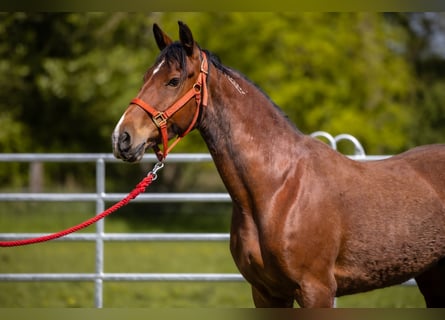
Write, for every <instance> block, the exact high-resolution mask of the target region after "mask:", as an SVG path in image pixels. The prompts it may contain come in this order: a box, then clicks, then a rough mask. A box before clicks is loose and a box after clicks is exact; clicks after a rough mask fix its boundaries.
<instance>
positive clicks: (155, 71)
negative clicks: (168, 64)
mask: <svg viewBox="0 0 445 320" xmlns="http://www.w3.org/2000/svg"><path fill="white" fill-rule="evenodd" d="M164 62H165V59H162V61H161V62H159V64H158V65H157V66H156V68H155V69H154V70H153V74H152V75H153V76H154V75H155V74H156V73H158V72H159V70H160V69H161V67H162V65H163V64H164Z"/></svg>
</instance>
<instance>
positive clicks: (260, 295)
mask: <svg viewBox="0 0 445 320" xmlns="http://www.w3.org/2000/svg"><path fill="white" fill-rule="evenodd" d="M252 298H253V303H254V304H255V307H257V308H292V307H293V305H294V299H293V297H290V298H288V299H285V298H277V297H273V296H271V295H270V294H269V293H267V292H265V291H262V290H260V289H258V288H256V287H254V286H252Z"/></svg>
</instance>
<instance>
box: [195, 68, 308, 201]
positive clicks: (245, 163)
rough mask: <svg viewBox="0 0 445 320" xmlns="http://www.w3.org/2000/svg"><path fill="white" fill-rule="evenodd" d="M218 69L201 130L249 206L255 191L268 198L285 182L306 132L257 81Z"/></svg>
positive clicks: (232, 189)
mask: <svg viewBox="0 0 445 320" xmlns="http://www.w3.org/2000/svg"><path fill="white" fill-rule="evenodd" d="M217 72H218V74H215V73H216V71H214V73H212V74H211V75H210V79H209V81H210V84H209V99H210V101H209V102H210V103H209V106H207V107H205V108H206V109H205V110H204V112H203V116H202V119H201V123H200V125H199V130H200V132H201V135H202V136H203V138H204V140H205V142H206V144H207V146H208V148H209V151H210V153H211V154H212V157H213V159H214V161H215V164H216V167H217V169H218V171H219V173H220V175H221V178H222V179H223V181H224V183H225V185H226V188H227V189H228V191H229V193H230V194H231V196H232V199H233V200H234V201H235V202H236V201H237V200H239V201H240V202H244V203H240V205H241V206H243V207H244V206H245V205H247V204H246V203H245V202H246V201H247V202H252V199H251V197H249V194H250V195H252V194H262V195H263V196H265V198H266V197H267V194H265V193H267V192H270V186H271V185H273V184H276V185H277V187H279V184H280V183H282V181H283V177H284V175H285V174H286V172H288V171H289V169H290V166H291V165H292V163H295V160H296V159H295V158H296V157H297V156H298V154H297V153H298V152H296V148H297V146H298V142H299V141H300V140H301V139H302V137H303V135H302V134H301V133H299V132H298V131H297V130H296V128H295V127H294V126H293V125H292V124H291V123H290V122H289V121H288V120H287V119H286V118H285V117H284V115H283V114H282V113H281V111H280V110H279V109H278V108H276V107H275V106H274V105H273V103H272V102H271V101H270V100H269V99H268V98H267V97H266V96H265V95H264V94H263V93H262V92H261V91H260V90H259V89H258V88H256V87H255V86H254V85H253V84H252V83H250V82H249V81H247V80H245V79H244V78H243V77H239V76H235V75H234V76H233V77H232V76H229V75H227V74H225V73H222V72H221V71H217ZM264 179H268V182H267V183H266V185H268V187H269V188H267V190H266V188H265V184H264V181H262V182H261V183H260V180H264ZM254 201H255V199H254ZM250 205H254V206H257V205H258V204H252V203H251V204H250Z"/></svg>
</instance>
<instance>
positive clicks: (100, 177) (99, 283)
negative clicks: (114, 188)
mask: <svg viewBox="0 0 445 320" xmlns="http://www.w3.org/2000/svg"><path fill="white" fill-rule="evenodd" d="M96 193H97V200H96V214H100V213H101V212H103V211H104V210H105V201H104V199H103V196H104V194H105V161H104V159H103V158H102V157H101V158H99V159H97V161H96ZM104 229H105V228H104V219H101V220H99V221H98V222H97V223H96V278H95V281H94V305H95V307H96V308H102V306H103V276H104V241H103V235H104Z"/></svg>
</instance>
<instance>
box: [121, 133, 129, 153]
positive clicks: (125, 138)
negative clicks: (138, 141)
mask: <svg viewBox="0 0 445 320" xmlns="http://www.w3.org/2000/svg"><path fill="white" fill-rule="evenodd" d="M118 146H119V150H120V151H122V152H126V151H128V150H129V149H130V147H131V136H130V135H129V134H128V132H124V133H122V134H121V135H120V136H119V140H118Z"/></svg>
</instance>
